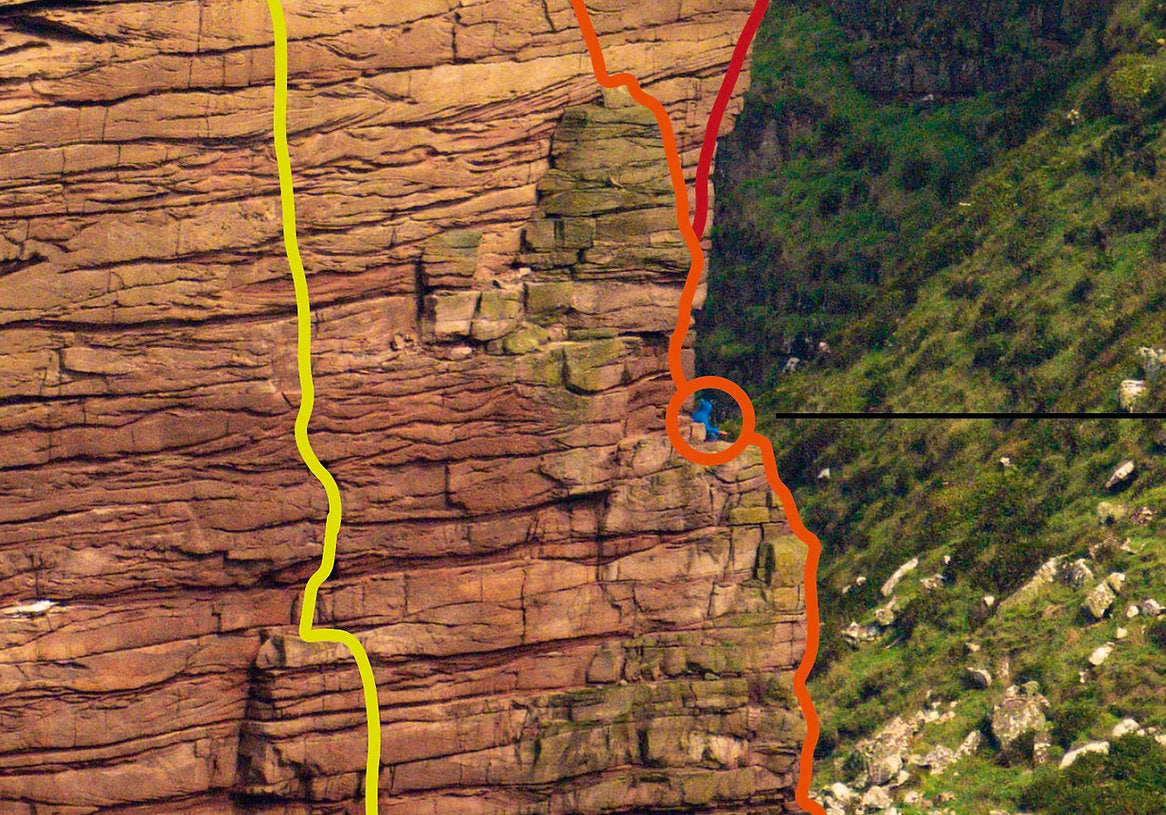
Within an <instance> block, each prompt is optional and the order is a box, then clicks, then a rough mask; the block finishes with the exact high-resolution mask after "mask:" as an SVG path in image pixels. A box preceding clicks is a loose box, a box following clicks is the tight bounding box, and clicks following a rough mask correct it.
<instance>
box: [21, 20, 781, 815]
mask: <svg viewBox="0 0 1166 815" xmlns="http://www.w3.org/2000/svg"><path fill="white" fill-rule="evenodd" d="M750 5H751V4H750V3H749V2H746V0H730V2H723V1H722V0H718V2H712V0H702V1H701V2H688V0H685V1H684V2H680V0H672V2H667V3H660V2H648V1H647V0H634V1H633V2H630V3H626V4H617V6H611V5H610V4H608V5H604V4H599V3H592V4H591V6H592V13H593V15H594V19H595V23H596V27H597V29H598V30H599V32H600V37H601V40H602V41H603V44H604V47H605V53H606V56H607V61H608V66H609V68H610V69H611V70H612V71H619V70H630V71H632V72H633V73H635V74H636V75H637V76H638V77H640V78H641V80H642V81H643V83H644V85H645V87H646V88H647V89H648V90H649V92H651V93H653V94H654V95H656V96H658V97H659V98H660V99H661V101H662V102H663V103H664V104H665V105H666V107H667V108H668V110H669V113H670V115H671V117H672V120H673V122H674V124H675V126H676V128H677V134H678V139H679V144H680V148H681V152H682V158H683V160H684V166H685V172H686V174H688V175H689V177H690V178H691V176H692V174H693V173H694V170H695V160H696V155H697V152H698V150H699V145H700V140H701V138H702V137H703V129H704V126H705V121H706V118H707V115H708V111H709V109H710V107H711V105H712V102H713V99H714V96H715V93H716V89H717V87H718V85H719V82H720V77H721V75H722V73H723V70H724V68H725V65H726V64H727V62H728V59H729V55H730V53H731V50H732V47H733V45H734V42H735V38H736V36H737V32H738V31H739V29H740V26H741V25H742V23H743V21H744V18H745V16H746V14H747V12H748V10H749V7H750ZM286 11H287V14H288V28H289V33H290V37H291V45H290V50H289V53H290V62H291V93H290V102H289V107H290V114H289V115H290V124H289V131H290V135H291V155H292V164H293V170H294V175H295V183H296V191H297V196H296V204H297V214H298V227H299V237H300V243H301V246H302V248H303V254H304V259H305V265H306V267H307V270H308V274H309V277H310V289H311V295H312V304H313V311H314V316H315V321H316V322H315V325H316V330H315V336H314V347H313V352H314V356H313V368H314V371H315V374H316V382H317V391H318V396H317V404H316V412H315V415H314V417H313V420H312V424H311V433H312V439H313V444H314V445H315V447H316V449H317V451H318V452H319V454H320V456H321V458H322V459H323V460H324V461H325V462H326V463H327V464H328V466H329V467H330V468H331V470H332V472H333V473H334V474H335V475H336V478H337V480H338V481H339V483H340V486H341V491H342V495H343V500H344V510H345V524H344V527H343V530H342V533H341V538H340V552H339V560H338V565H337V569H336V574H335V576H334V578H333V579H332V580H331V581H329V583H328V584H327V585H326V586H325V587H324V590H323V591H322V593H321V598H320V605H319V609H318V622H320V623H322V624H324V623H326V624H334V625H339V626H343V627H345V628H347V629H349V630H352V631H354V632H355V633H356V634H357V636H358V637H359V638H360V639H361V640H362V642H364V644H365V646H366V648H367V649H368V651H369V653H370V656H371V657H372V660H373V664H374V670H375V674H376V678H377V688H378V693H379V697H380V703H381V707H382V720H383V727H384V741H383V749H382V765H383V768H384V769H383V774H382V784H381V810H382V811H383V812H385V813H390V814H391V815H405V814H406V813H408V815H413V813H421V814H422V815H424V814H425V813H432V814H433V815H438V814H440V815H447V813H452V814H454V815H457V814H459V813H464V814H465V815H479V813H498V814H499V815H500V814H501V813H507V814H508V815H510V813H519V812H530V813H536V812H537V813H567V812H578V813H604V812H617V811H629V810H631V809H636V808H639V809H651V808H660V807H687V808H689V809H693V810H701V809H707V808H712V807H714V806H715V807H721V808H725V807H731V808H733V809H734V811H739V812H760V811H772V807H774V806H781V805H782V804H783V802H786V801H788V800H789V799H790V798H792V794H791V785H792V779H793V776H794V773H795V772H796V753H797V750H798V749H799V748H800V739H801V738H802V725H801V719H800V715H799V713H798V712H797V709H796V705H795V704H794V703H793V701H792V699H791V697H790V695H789V693H788V689H786V688H785V685H783V683H788V672H789V670H790V669H791V667H792V666H793V665H794V664H795V663H796V662H797V661H798V660H799V659H800V656H801V652H802V648H803V642H804V638H803V634H802V630H803V629H802V605H801V593H800V590H799V587H798V579H799V577H800V575H801V571H800V568H801V567H800V561H799V558H800V557H804V554H800V553H799V552H798V551H796V549H795V548H791V546H790V544H789V539H788V537H787V530H786V527H785V524H784V521H783V518H782V515H781V512H780V510H778V509H776V508H771V506H770V505H771V504H772V503H773V502H772V500H771V497H770V496H768V491H767V489H766V487H765V484H764V480H763V476H762V473H761V469H760V465H759V462H758V461H757V460H756V459H747V460H739V461H738V462H736V463H734V464H731V465H726V466H724V467H721V468H717V469H715V470H706V469H703V468H699V467H696V466H694V465H691V464H689V463H688V462H686V461H684V460H683V459H681V458H680V457H678V456H677V455H676V454H675V452H674V451H672V450H671V447H670V445H669V443H668V442H667V440H666V438H665V436H664V432H663V415H664V406H665V405H666V403H667V400H668V399H669V397H670V396H671V393H672V391H671V384H670V382H669V381H668V375H667V366H666V360H665V353H666V335H667V333H668V332H670V331H671V328H672V325H673V321H674V319H675V309H676V303H677V301H678V298H679V287H680V284H681V282H682V280H683V277H684V274H685V273H686V271H687V265H688V258H687V253H686V252H685V251H684V248H683V244H682V243H681V242H680V240H679V235H678V233H677V231H676V230H675V228H674V224H673V223H672V220H671V219H672V217H673V215H672V213H673V210H672V202H671V200H670V197H669V196H670V195H671V192H670V188H669V186H668V183H667V177H666V175H665V168H664V164H663V160H662V159H663V152H662V150H661V148H660V146H659V137H658V134H657V133H656V132H655V125H654V123H653V121H652V120H651V118H650V117H649V116H647V115H646V114H645V113H644V112H643V111H642V110H640V109H639V108H636V107H635V106H630V105H628V104H627V102H626V100H621V99H620V97H619V95H618V94H607V95H606V104H597V102H598V101H599V100H601V99H602V98H604V94H601V93H600V91H599V89H598V87H597V86H596V84H595V82H594V79H593V77H592V75H591V71H590V66H589V63H588V61H587V59H586V56H585V50H584V48H583V44H582V41H581V38H580V37H579V35H578V31H577V29H576V26H575V22H574V18H573V15H572V13H571V11H570V8H569V5H568V3H567V2H566V0H547V2H546V3H545V5H544V3H542V2H533V1H530V2H528V1H527V0H520V2H507V3H503V2H500V0H481V2H469V0H466V1H465V2H461V3H456V2H453V1H452V0H421V1H419V2H411V3H404V4H402V3H373V4H372V5H369V4H363V5H360V4H358V5H338V4H335V3H324V4H315V5H312V4H308V5H303V4H294V3H293V4H288V5H287V8H286ZM0 31H2V32H3V38H4V43H5V45H4V50H3V53H2V54H0V78H2V79H3V82H2V83H0V153H2V155H3V156H4V158H3V160H2V161H0V276H2V277H3V285H2V286H0V336H2V340H0V434H2V435H3V450H4V452H5V457H4V460H3V462H2V463H0V498H2V499H3V500H0V598H3V599H2V600H0V606H3V608H0V722H2V726H0V811H2V812H4V813H8V812H12V813H22V814H23V813H30V814H31V813H32V812H33V811H35V812H38V813H43V812H61V813H77V815H81V814H82V813H89V812H96V811H114V812H118V813H124V815H129V813H138V812H143V813H144V812H147V811H148V812H151V813H156V812H159V811H164V812H175V813H178V812H189V813H211V812H215V813H218V812H231V811H243V810H244V809H246V811H270V812H283V813H301V812H302V813H307V812H309V811H310V812H314V813H324V812H356V811H360V807H361V805H360V794H361V793H360V790H361V784H362V773H363V761H364V743H365V723H364V717H363V704H362V699H361V694H360V684H359V678H358V677H357V674H356V670H355V667H354V665H353V663H352V660H351V658H350V657H349V655H348V654H347V653H346V652H345V651H344V649H342V648H339V647H336V646H329V645H308V644H306V643H303V642H301V641H300V640H299V639H298V638H297V637H296V634H295V631H296V629H295V621H296V619H297V616H298V611H299V603H300V597H299V593H300V591H301V589H302V586H303V583H304V581H305V580H306V578H307V576H308V575H310V574H311V572H312V571H314V569H315V567H316V565H317V559H318V556H319V552H320V539H321V534H322V529H323V523H322V522H323V515H324V511H325V500H324V495H323V492H322V490H321V489H320V488H319V487H318V485H317V484H316V482H315V481H314V479H312V477H311V476H310V474H309V473H308V472H307V470H306V469H305V468H304V467H303V465H302V463H301V461H300V459H299V456H298V454H297V452H296V450H295V447H294V444H293V442H292V424H293V421H294V411H295V408H296V406H297V405H298V402H299V392H298V382H297V378H296V368H295V365H296V359H295V348H294V345H295V343H294V339H295V338H294V324H293V315H294V299H293V296H292V291H291V285H290V279H289V277H288V273H287V263H286V259H285V258H284V255H283V247H282V243H281V237H280V220H279V202H278V187H277V183H276V171H275V165H274V160H273V152H272V138H271V132H270V128H271V105H272V91H271V81H272V72H273V68H272V43H271V32H270V22H269V20H268V17H267V11H266V9H265V7H264V5H263V4H262V3H254V2H247V3H243V2H237V1H236V0H215V2H212V3H209V4H206V3H195V2H185V1H182V2H175V3H168V4H161V5H159V4H157V3H150V4H147V3H143V2H116V3H107V4H97V5H90V6H85V7H84V8H81V7H69V6H67V5H64V4H60V5H56V4H53V3H48V4H43V3H39V4H33V5H28V6H9V7H8V10H7V11H6V12H5V13H4V15H3V16H2V17H0ZM617 185H618V186H617ZM686 359H687V361H686V365H688V366H689V367H690V366H691V355H690V354H689V356H688V357H687V358H686ZM742 510H745V511H742ZM766 563H771V564H775V568H773V569H769V570H766V569H765V568H764V564H766ZM759 564H760V567H759ZM40 599H47V600H51V601H53V603H54V605H51V606H50V607H48V608H47V609H44V610H43V611H37V612H24V611H21V612H13V611H12V610H13V609H14V608H16V607H18V606H25V605H28V604H29V603H31V602H33V601H36V600H40ZM9 612H11V613H9Z"/></svg>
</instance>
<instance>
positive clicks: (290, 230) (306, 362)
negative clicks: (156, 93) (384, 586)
mask: <svg viewBox="0 0 1166 815" xmlns="http://www.w3.org/2000/svg"><path fill="white" fill-rule="evenodd" d="M267 9H268V11H270V12H271V25H272V29H273V31H274V34H275V120H274V128H273V129H274V132H275V160H276V164H277V165H278V166H279V200H280V206H281V208H282V212H283V244H284V248H285V249H286V250H287V260H288V264H289V265H290V266H291V274H292V282H293V283H294V285H295V293H296V362H297V365H298V368H299V378H300V393H301V397H300V408H299V411H298V412H297V413H296V427H295V437H296V448H297V449H298V450H299V451H300V457H301V458H302V459H303V460H304V464H306V465H307V466H308V469H309V470H310V471H311V473H312V475H314V476H315V477H316V480H317V481H319V482H320V484H321V485H322V486H323V487H324V492H325V494H326V495H327V496H328V516H327V520H326V521H325V522H324V551H323V553H322V554H321V555H320V567H319V568H318V569H316V573H315V574H313V575H312V576H311V578H310V579H309V580H308V584H307V585H306V586H305V587H304V603H303V608H302V609H301V610H300V639H302V640H303V641H304V642H334V643H338V644H340V645H343V646H344V647H345V648H347V649H348V650H349V651H351V652H352V657H353V659H355V660H356V667H357V669H358V670H359V671H360V684H361V689H362V690H363V691H364V709H365V715H366V717H367V718H368V756H367V760H366V765H365V777H364V811H365V813H366V815H376V813H377V789H378V780H379V776H380V765H381V712H380V707H379V705H378V704H377V688H376V680H375V679H374V678H373V673H372V664H371V663H370V662H369V659H368V654H367V653H366V652H365V650H364V647H363V646H362V645H361V644H360V641H359V640H357V639H356V637H355V636H353V635H352V633H351V632H348V631H344V630H342V629H339V628H313V627H312V621H313V620H314V619H315V616H316V595H317V594H318V593H319V591H320V586H321V585H323V583H324V581H325V580H327V579H328V577H329V576H331V574H332V568H333V567H334V566H335V565H336V539H337V537H338V536H339V534H340V523H341V519H342V517H343V511H342V510H341V507H340V488H339V487H338V486H337V485H336V479H335V478H333V477H332V473H330V472H328V469H327V468H326V467H325V466H324V465H323V464H321V463H320V459H319V458H318V457H317V456H316V452H315V451H314V450H313V449H312V443H311V442H310V441H309V440H308V422H309V421H310V420H311V418H312V406H313V405H314V403H315V401H316V391H315V386H314V384H313V382H312V305H311V301H310V300H309V298H308V280H307V276H306V275H305V273H304V263H303V260H302V259H301V258H300V247H299V242H298V241H297V240H296V204H295V192H294V190H293V188H292V174H291V157H290V155H289V153H288V147H287V23H286V22H285V21H284V17H283V7H282V5H281V4H280V0H267Z"/></svg>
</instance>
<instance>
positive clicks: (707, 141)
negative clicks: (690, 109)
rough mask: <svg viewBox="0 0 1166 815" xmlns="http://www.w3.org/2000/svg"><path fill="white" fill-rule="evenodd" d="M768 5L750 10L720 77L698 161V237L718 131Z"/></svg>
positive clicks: (703, 222)
mask: <svg viewBox="0 0 1166 815" xmlns="http://www.w3.org/2000/svg"><path fill="white" fill-rule="evenodd" d="M767 8H769V0H757V2H756V5H754V6H753V11H751V12H750V13H749V19H748V20H746V21H745V27H744V28H743V29H741V36H740V38H738V40H737V47H736V48H735V49H733V58H732V59H731V60H729V69H728V70H727V71H726V72H725V78H724V79H723V80H721V89H720V91H719V92H718V93H717V99H716V101H715V102H714V103H713V109H712V113H710V114H709V123H708V128H707V129H706V130H705V132H704V143H703V144H702V145H701V146H700V160H699V161H698V162H697V164H696V211H695V212H694V213H693V216H692V229H693V231H694V232H696V236H697V237H698V238H703V237H704V229H705V226H706V225H707V224H708V213H709V170H710V169H711V168H712V166H713V153H714V152H716V149H717V134H718V133H719V132H720V130H721V120H722V119H724V118H725V110H726V109H727V108H728V107H729V100H730V99H732V98H733V88H735V87H736V86H737V77H739V76H740V75H741V68H742V67H743V66H744V64H745V57H746V55H747V54H748V53H749V46H750V45H752V44H753V37H754V36H755V35H756V34H757V29H758V28H759V27H760V26H761V20H762V19H763V18H764V17H765V10H766V9H767Z"/></svg>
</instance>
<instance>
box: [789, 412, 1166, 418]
mask: <svg viewBox="0 0 1166 815" xmlns="http://www.w3.org/2000/svg"><path fill="white" fill-rule="evenodd" d="M772 415H773V416H774V418H777V419H871V420H883V419H893V420H899V419H1070V420H1090V419H1166V413H1126V412H1124V411H1120V412H1118V411H1112V412H1107V413H1060V412H1053V413H1014V412H1003V413H968V412H929V411H911V412H907V413H862V412H858V411H840V412H836V413H798V412H790V413H784V412H779V413H774V414H772Z"/></svg>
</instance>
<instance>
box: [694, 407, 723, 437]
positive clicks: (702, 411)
mask: <svg viewBox="0 0 1166 815" xmlns="http://www.w3.org/2000/svg"><path fill="white" fill-rule="evenodd" d="M692 420H693V421H694V422H697V423H698V424H703V425H704V437H705V440H706V441H716V440H717V439H719V438H720V437H721V431H720V430H718V429H717V428H715V427H713V403H712V402H710V401H709V400H708V399H701V400H700V404H699V405H697V407H696V410H694V411H693V412H692Z"/></svg>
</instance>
